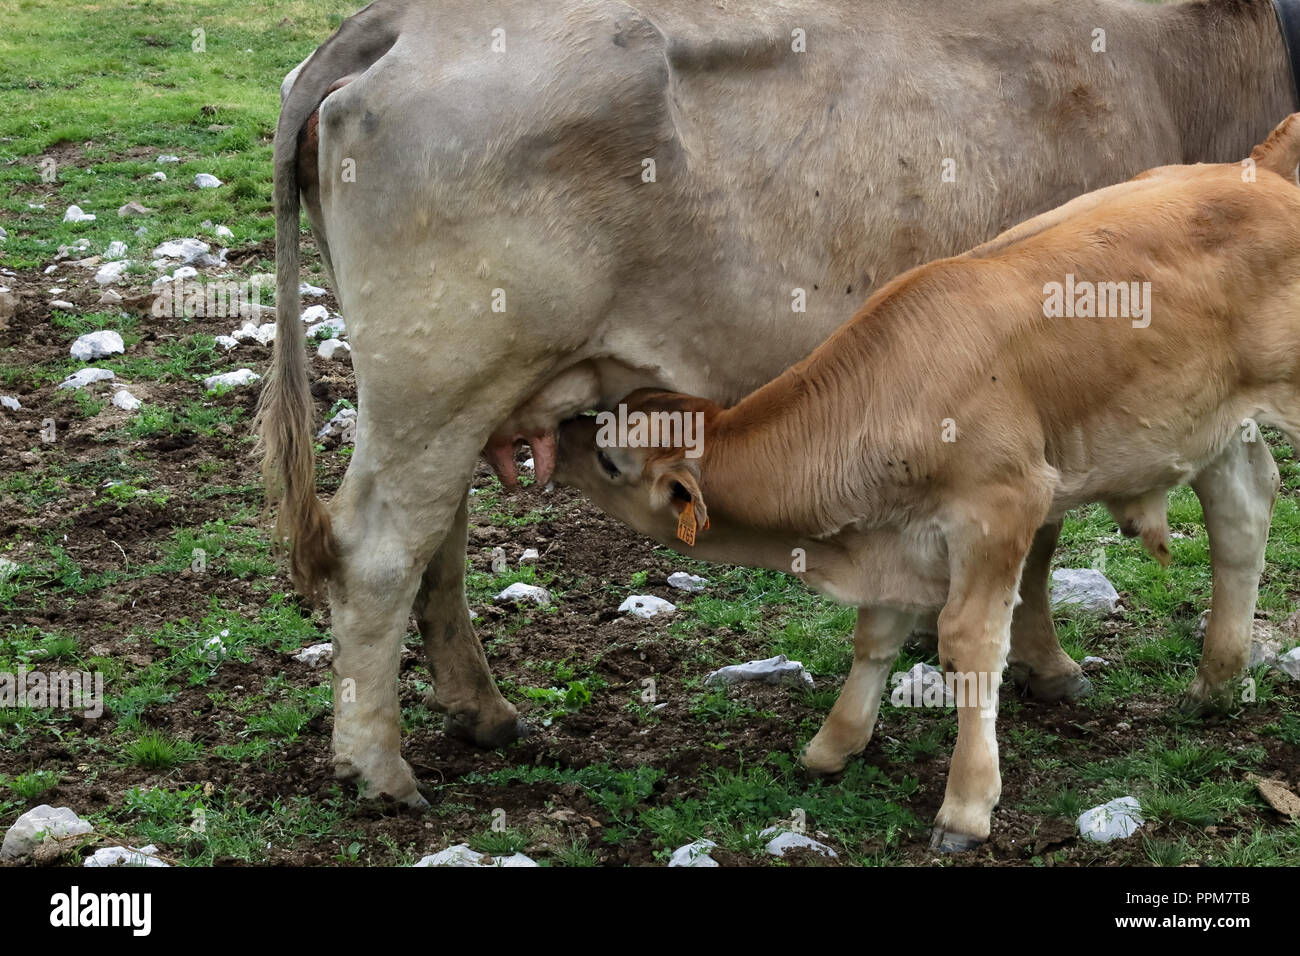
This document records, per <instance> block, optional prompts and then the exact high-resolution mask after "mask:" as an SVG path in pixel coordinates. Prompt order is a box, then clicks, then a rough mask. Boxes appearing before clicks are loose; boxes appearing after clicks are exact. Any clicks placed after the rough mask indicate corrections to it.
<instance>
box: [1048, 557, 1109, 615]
mask: <svg viewBox="0 0 1300 956" xmlns="http://www.w3.org/2000/svg"><path fill="white" fill-rule="evenodd" d="M1066 606H1070V607H1077V608H1081V609H1082V610H1083V611H1085V612H1087V613H1089V614H1101V615H1105V614H1113V613H1115V610H1116V609H1117V608H1118V607H1119V592H1117V591H1116V590H1115V588H1114V586H1112V585H1111V583H1110V582H1109V581H1107V580H1106V576H1105V575H1103V574H1102V573H1101V572H1100V571H1095V570H1093V569H1092V568H1058V569H1057V570H1055V571H1053V572H1052V608H1053V609H1054V610H1055V609H1059V608H1063V607H1066Z"/></svg>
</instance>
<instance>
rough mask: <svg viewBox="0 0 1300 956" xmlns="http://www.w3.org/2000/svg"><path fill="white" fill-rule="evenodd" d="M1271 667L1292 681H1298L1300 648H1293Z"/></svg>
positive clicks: (1299, 677)
mask: <svg viewBox="0 0 1300 956" xmlns="http://www.w3.org/2000/svg"><path fill="white" fill-rule="evenodd" d="M1273 666H1274V667H1276V668H1277V669H1278V670H1280V671H1281V672H1282V673H1283V674H1286V676H1287V677H1290V678H1291V679H1292V680H1300V647H1293V648H1291V650H1289V651H1287V652H1286V653H1285V654H1283V655H1282V656H1280V657H1279V658H1278V659H1277V660H1276V661H1274V662H1273Z"/></svg>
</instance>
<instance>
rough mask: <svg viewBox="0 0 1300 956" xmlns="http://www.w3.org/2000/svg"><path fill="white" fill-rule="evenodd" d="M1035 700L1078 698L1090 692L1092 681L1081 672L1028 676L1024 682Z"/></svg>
mask: <svg viewBox="0 0 1300 956" xmlns="http://www.w3.org/2000/svg"><path fill="white" fill-rule="evenodd" d="M1025 686H1026V688H1028V690H1029V693H1030V694H1031V695H1032V696H1033V697H1034V698H1035V699H1037V700H1042V701H1047V702H1048V703H1053V702H1055V701H1058V700H1080V699H1082V698H1084V697H1088V696H1089V695H1091V694H1092V681H1090V680H1088V678H1086V677H1084V676H1083V674H1081V673H1078V674H1076V673H1065V674H1057V675H1056V676H1055V677H1030V678H1029V680H1028V682H1027V683H1026V684H1025Z"/></svg>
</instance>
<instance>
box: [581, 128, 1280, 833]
mask: <svg viewBox="0 0 1300 956" xmlns="http://www.w3.org/2000/svg"><path fill="white" fill-rule="evenodd" d="M1297 159H1300V114H1296V115H1293V116H1291V117H1290V118H1288V119H1287V120H1286V121H1285V122H1284V123H1283V124H1282V125H1281V126H1279V127H1278V128H1277V129H1276V130H1275V131H1274V132H1273V134H1272V135H1271V136H1270V137H1269V139H1268V141H1267V142H1265V143H1264V144H1263V145H1261V146H1259V147H1257V148H1256V149H1255V150H1254V152H1253V154H1252V157H1251V159H1249V160H1246V161H1244V162H1243V163H1241V164H1227V165H1198V166H1166V167H1161V168H1158V169H1153V170H1151V171H1150V172H1147V173H1144V174H1142V175H1140V176H1138V177H1136V178H1135V179H1133V180H1131V181H1129V182H1127V183H1123V184H1120V185H1118V186H1112V187H1109V188H1107V189H1103V190H1099V191H1097V192H1094V193H1090V194H1088V195H1085V196H1082V197H1080V198H1079V199H1076V200H1074V201H1073V202H1071V203H1068V204H1066V205H1065V206H1062V207H1060V208H1059V209H1056V210H1053V211H1052V212H1049V213H1046V214H1044V215H1042V216H1039V217H1037V218H1036V219H1031V220H1029V221H1027V222H1025V223H1023V224H1021V225H1020V226H1017V227H1016V228H1014V229H1012V230H1010V231H1008V232H1006V233H1004V234H1003V235H1001V236H999V237H998V238H997V239H994V240H993V241H991V242H989V243H986V244H985V245H983V246H980V247H978V248H976V249H974V250H972V251H971V252H969V253H967V254H965V255H963V256H958V257H956V258H951V259H944V260H940V261H937V262H934V263H931V264H929V265H926V266H922V267H921V268H918V269H914V270H912V271H910V272H907V273H905V274H903V275H902V276H900V277H898V278H897V279H895V280H894V281H892V282H890V283H889V284H888V285H886V286H885V287H883V288H882V289H880V291H879V292H877V293H876V294H875V295H873V296H872V297H871V298H870V299H869V300H868V301H867V303H866V305H864V306H863V307H862V309H861V310H859V312H858V313H857V315H855V316H854V317H853V319H852V320H850V321H849V322H848V323H847V324H845V325H844V326H842V327H841V328H840V329H839V330H838V331H837V332H836V333H835V334H834V335H833V336H832V337H831V338H830V339H829V340H828V341H827V342H826V343H825V344H824V345H822V346H821V347H820V348H818V349H817V350H816V351H814V352H813V353H812V355H810V356H809V357H808V358H807V359H805V360H804V361H802V362H800V363H799V364H798V365H796V366H794V367H793V368H791V369H790V370H788V371H787V372H785V373H784V374H783V375H781V376H780V377H778V378H776V379H774V380H773V381H771V382H769V383H768V384H767V385H765V386H763V387H762V388H760V389H758V390H757V391H755V392H754V393H752V394H751V395H749V396H748V397H746V398H745V399H743V400H742V401H741V402H740V403H739V404H737V405H735V406H734V407H732V408H722V407H721V406H718V405H716V404H714V403H712V402H708V401H705V400H703V399H699V398H692V397H689V396H683V395H678V394H674V393H667V392H652V391H646V390H642V391H639V392H634V393H633V394H632V395H630V396H628V399H627V400H626V403H625V404H626V406H627V407H628V409H631V410H632V411H637V412H644V413H647V415H648V416H649V415H650V413H659V416H658V417H648V418H647V419H646V420H644V421H641V420H637V419H635V417H634V416H629V419H631V420H632V421H633V422H635V423H637V424H639V425H642V426H643V427H644V429H645V430H644V431H642V432H641V433H639V434H638V433H635V429H633V432H634V433H633V434H631V435H626V434H625V435H614V434H613V433H612V432H610V431H602V429H607V427H608V426H609V425H610V422H608V421H603V420H599V419H593V418H582V419H576V420H573V421H570V422H568V423H566V425H565V426H564V427H563V429H562V430H561V437H560V449H559V459H560V460H559V465H558V470H557V478H558V479H559V480H561V481H564V482H567V483H570V484H573V485H577V486H578V487H580V488H582V489H583V490H584V491H586V492H587V493H588V494H590V495H591V496H592V497H593V498H594V499H595V500H596V501H597V502H598V503H599V504H600V505H601V506H602V507H603V508H605V509H606V510H607V511H609V512H611V513H613V514H615V515H617V516H618V517H620V518H621V519H623V520H625V521H627V522H628V523H629V524H631V525H633V526H634V527H636V528H638V529H639V530H641V531H643V532H644V533H646V534H648V535H650V536H651V537H654V538H656V539H658V540H659V541H661V542H664V543H666V544H669V545H671V546H674V547H677V548H678V549H679V550H682V551H685V552H687V553H690V554H692V555H695V556H698V557H701V558H704V559H707V560H716V561H726V562H731V563H740V564H752V565H760V566H767V567H774V568H780V569H783V570H793V571H794V572H795V573H796V574H797V575H798V576H799V577H801V578H802V579H803V580H804V581H806V582H807V583H808V584H809V585H811V586H812V587H814V588H816V589H818V590H819V591H822V592H823V593H825V594H828V595H829V596H831V597H833V598H835V599H836V600H839V601H843V602H845V603H849V604H852V605H856V606H857V607H858V608H859V615H858V623H857V629H856V632H855V635H854V641H855V651H854V662H853V667H852V670H851V672H850V674H849V677H848V679H847V681H846V683H845V685H844V688H843V690H842V692H841V695H840V698H839V700H838V701H837V702H836V704H835V706H834V708H833V709H832V710H831V713H830V716H829V717H828V718H827V720H826V723H825V725H824V726H823V727H822V729H821V731H820V732H819V733H818V734H817V736H816V737H815V738H814V739H813V740H812V741H811V743H810V744H809V746H808V749H807V752H806V754H805V755H804V763H805V764H806V765H807V766H809V767H810V768H812V769H814V770H819V771H827V772H833V771H837V770H839V769H841V768H842V767H843V766H844V764H845V761H846V760H847V759H848V757H849V756H851V755H853V754H855V753H858V752H859V751H861V750H862V749H863V748H864V747H865V746H866V745H867V743H868V741H869V740H870V738H871V732H872V727H873V725H874V723H875V719H876V714H877V711H878V708H879V706H880V698H881V693H882V690H883V688H884V685H885V681H886V677H887V672H888V670H889V667H890V665H891V664H892V662H893V661H894V658H895V656H896V655H897V652H898V649H899V646H900V645H901V643H902V641H903V640H904V638H905V637H906V636H907V634H908V633H909V631H911V630H912V629H913V627H914V626H916V625H917V624H918V623H921V622H924V621H925V620H926V619H927V618H931V619H932V618H933V616H934V615H935V614H936V613H937V615H938V620H937V623H938V632H939V657H940V662H941V664H942V665H943V668H944V670H945V672H947V673H949V674H952V675H954V676H955V677H956V678H958V679H960V680H962V681H967V682H969V683H968V684H967V686H968V687H973V688H983V689H984V690H983V692H982V693H977V694H975V695H974V696H975V697H976V698H978V699H975V700H971V699H966V700H962V699H959V700H958V707H957V719H958V737H957V744H956V748H955V750H954V752H953V757H952V765H951V771H950V774H949V778H948V786H947V793H946V796H945V799H944V803H943V806H942V808H941V809H940V811H939V814H938V818H937V821H936V826H935V831H934V834H933V838H932V846H934V847H936V848H939V849H943V850H958V849H964V848H966V847H969V846H972V845H974V844H976V843H978V842H980V841H982V840H984V839H986V838H987V836H988V834H989V823H990V813H991V811H992V809H993V807H994V806H995V804H996V803H997V801H998V797H999V794H1000V791H1001V779H1000V776H999V772H998V748H997V740H996V738H995V734H994V723H995V717H996V710H997V687H998V683H999V682H1000V679H1001V672H1002V670H1003V667H1004V666H1005V664H1006V659H1007V652H1008V647H1009V644H1010V641H1011V621H1012V608H1013V607H1014V605H1015V604H1016V601H1017V589H1018V586H1019V581H1020V576H1021V571H1022V569H1023V567H1024V565H1025V561H1026V557H1027V556H1028V555H1029V554H1030V552H1031V548H1034V545H1035V536H1036V534H1039V535H1040V537H1041V533H1040V531H1039V529H1042V528H1045V527H1046V528H1049V529H1050V528H1051V527H1053V526H1054V523H1055V522H1056V521H1057V520H1059V518H1060V517H1061V516H1062V515H1063V514H1064V513H1065V512H1066V511H1068V510H1069V509H1071V508H1074V507H1077V506H1079V505H1082V504H1086V503H1089V502H1094V501H1101V502H1104V503H1106V505H1107V506H1108V507H1109V508H1110V510H1111V513H1112V514H1113V515H1114V516H1115V517H1116V520H1117V521H1119V522H1120V524H1121V526H1122V527H1123V528H1124V530H1125V531H1126V532H1127V533H1130V534H1136V535H1140V536H1141V537H1142V540H1143V542H1144V543H1145V544H1146V546H1147V548H1148V549H1149V550H1150V551H1151V552H1152V553H1153V554H1154V555H1155V556H1156V557H1157V558H1158V559H1159V560H1161V561H1168V559H1169V554H1168V547H1167V543H1166V537H1167V527H1166V523H1165V513H1164V507H1165V495H1166V492H1167V491H1168V489H1170V488H1171V487H1173V486H1175V485H1179V484H1183V483H1191V485H1192V487H1193V488H1194V489H1195V491H1196V493H1197V495H1198V496H1199V498H1200V500H1201V502H1202V505H1203V508H1204V512H1205V519H1206V525H1207V530H1208V533H1209V537H1210V542H1211V562H1212V565H1213V574H1214V606H1213V613H1212V615H1211V619H1210V624H1209V629H1208V632H1207V635H1206V643H1205V649H1204V654H1203V657H1202V661H1201V666H1200V670H1199V673H1198V675H1197V677H1196V680H1195V681H1194V682H1193V684H1192V686H1191V687H1190V689H1189V691H1188V696H1189V698H1190V699H1191V700H1192V701H1194V702H1201V703H1203V702H1207V701H1212V700H1218V701H1222V700H1223V699H1224V698H1225V697H1230V695H1231V685H1230V681H1231V679H1232V678H1233V677H1234V676H1235V675H1236V674H1237V673H1238V672H1239V671H1240V670H1241V668H1242V667H1243V666H1244V665H1245V662H1246V655H1247V650H1248V644H1249V635H1250V626H1251V624H1250V622H1251V618H1252V617H1253V614H1254V606H1255V599H1256V593H1257V590H1258V584H1259V575H1260V572H1261V570H1262V568H1263V561H1264V546H1265V542H1266V540H1267V537H1268V526H1269V520H1270V516H1271V511H1272V504H1273V498H1274V496H1275V493H1276V490H1277V487H1278V473H1277V468H1276V466H1275V465H1274V463H1273V459H1272V456H1271V455H1270V454H1269V451H1268V449H1267V448H1266V447H1265V445H1264V444H1263V442H1262V441H1257V440H1255V429H1256V425H1273V426H1276V427H1278V428H1281V429H1282V430H1284V431H1285V432H1286V433H1287V435H1288V437H1289V438H1290V440H1291V441H1292V443H1293V445H1295V447H1297V448H1300V189H1297V188H1296V182H1295V170H1296V164H1297ZM683 414H685V415H690V416H692V419H691V420H692V422H695V423H698V426H699V427H701V428H702V429H703V432H702V434H703V441H702V443H701V444H700V445H699V446H698V447H695V448H684V447H681V443H680V442H678V443H676V444H677V447H662V446H661V447H637V446H638V445H642V446H643V445H644V444H645V443H646V442H645V439H647V438H648V437H649V438H651V439H653V438H657V437H660V436H659V435H658V434H657V432H656V431H655V429H656V428H657V426H658V425H660V424H665V423H667V422H669V421H676V419H674V418H673V416H674V415H676V416H677V418H680V416H681V415H683ZM664 416H667V417H664ZM646 423H648V425H647V424H646ZM629 439H630V440H629ZM659 444H661V445H662V444H668V445H669V446H672V445H673V444H674V440H673V439H672V438H671V436H669V441H667V442H664V443H659ZM692 540H693V541H694V545H693V546H688V545H687V544H686V543H685V542H687V541H692ZM1034 550H1041V549H1040V548H1034ZM1049 553H1050V551H1049Z"/></svg>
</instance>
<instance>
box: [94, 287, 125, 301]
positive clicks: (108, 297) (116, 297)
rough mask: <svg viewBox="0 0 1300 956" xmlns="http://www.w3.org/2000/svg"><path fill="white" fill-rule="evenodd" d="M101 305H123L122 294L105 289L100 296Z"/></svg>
mask: <svg viewBox="0 0 1300 956" xmlns="http://www.w3.org/2000/svg"><path fill="white" fill-rule="evenodd" d="M99 304H100V305H121V304H122V294H121V293H120V292H115V291H114V290H112V289H105V290H104V291H103V292H101V293H100V294H99Z"/></svg>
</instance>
